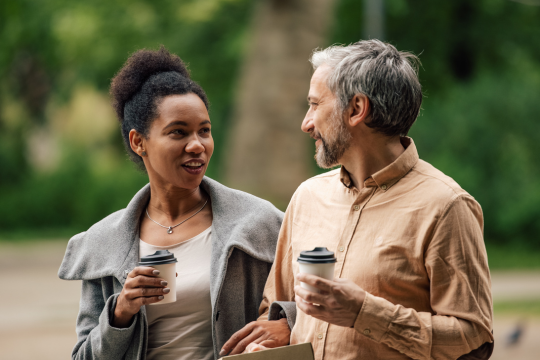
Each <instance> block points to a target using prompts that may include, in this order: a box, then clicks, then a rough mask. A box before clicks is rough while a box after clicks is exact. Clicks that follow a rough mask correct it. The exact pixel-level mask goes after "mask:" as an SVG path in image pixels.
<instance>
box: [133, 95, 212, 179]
mask: <svg viewBox="0 0 540 360" xmlns="http://www.w3.org/2000/svg"><path fill="white" fill-rule="evenodd" d="M158 114H159V117H158V118H157V119H155V120H154V121H153V123H152V125H151V126H150V131H149V134H148V137H147V138H142V139H141V143H142V146H143V149H144V151H145V152H146V156H143V160H144V165H145V166H146V170H147V172H148V176H149V178H150V181H151V182H154V183H158V184H160V185H163V186H169V185H173V186H174V187H177V188H183V189H195V188H197V187H198V186H199V184H200V183H201V181H202V178H203V176H204V173H205V172H206V168H207V167H208V163H209V162H210V158H211V157H212V153H213V152H214V139H212V133H211V131H210V129H211V124H210V117H209V116H208V111H207V110H206V107H205V106H204V103H203V102H202V100H201V99H200V98H199V97H198V96H197V95H195V94H185V95H170V96H167V97H165V98H164V99H163V100H162V101H161V104H160V105H159V106H158ZM132 131H133V130H132Z"/></svg>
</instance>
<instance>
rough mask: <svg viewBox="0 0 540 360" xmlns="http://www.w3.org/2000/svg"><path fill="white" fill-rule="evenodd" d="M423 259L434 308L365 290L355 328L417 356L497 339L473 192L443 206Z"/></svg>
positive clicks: (460, 350)
mask: <svg viewBox="0 0 540 360" xmlns="http://www.w3.org/2000/svg"><path fill="white" fill-rule="evenodd" d="M424 259H425V260H424V261H425V268H426V271H427V274H428V276H429V279H430V294H431V308H432V313H428V312H419V311H416V310H414V309H410V308H405V307H403V306H401V305H399V304H392V303H391V302H389V301H388V300H386V299H383V298H381V297H377V296H374V295H371V294H366V298H365V301H364V303H363V305H362V308H361V310H360V313H359V314H358V317H357V319H356V322H355V324H354V327H355V329H356V331H358V332H359V333H361V334H363V335H364V336H366V337H368V338H370V339H372V340H374V341H377V342H379V343H383V344H386V345H388V346H390V347H391V348H393V349H396V350H398V351H400V352H401V353H403V354H405V355H407V356H409V357H411V358H413V359H457V358H458V357H459V356H461V355H463V354H467V353H469V352H470V351H472V350H474V349H477V348H479V347H480V346H482V345H483V344H484V343H486V342H493V335H492V332H491V330H492V318H493V314H492V299H491V279H490V274H489V268H488V263H487V253H486V249H485V245H484V241H483V217H482V210H481V208H480V205H479V204H478V203H477V202H476V201H475V200H474V199H473V198H472V197H471V196H470V195H462V196H458V197H456V198H455V199H454V200H453V201H452V202H451V203H450V204H449V205H448V206H447V207H446V209H445V210H444V211H443V214H442V216H441V218H440V219H439V221H438V223H437V224H436V226H435V229H434V231H433V236H432V237H431V241H430V242H429V244H428V245H427V249H426V251H425V258H424Z"/></svg>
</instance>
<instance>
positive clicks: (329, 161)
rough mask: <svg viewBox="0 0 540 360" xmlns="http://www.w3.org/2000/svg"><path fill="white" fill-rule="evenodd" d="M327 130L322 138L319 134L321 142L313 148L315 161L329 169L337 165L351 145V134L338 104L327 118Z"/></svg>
mask: <svg viewBox="0 0 540 360" xmlns="http://www.w3.org/2000/svg"><path fill="white" fill-rule="evenodd" d="M328 122H329V125H330V126H329V131H328V134H327V135H326V136H325V137H324V138H323V137H322V135H320V134H319V137H320V139H321V142H322V144H321V145H320V146H319V147H317V148H316V150H315V161H316V162H317V165H319V167H321V168H323V169H330V168H333V167H335V166H338V165H339V159H341V157H342V156H343V154H344V153H345V151H346V150H347V149H348V148H349V146H350V145H351V140H352V135H351V133H350V132H349V130H348V129H347V128H346V127H345V123H344V122H343V112H341V111H340V110H339V106H336V107H335V108H334V111H332V115H331V116H330V118H329V119H328Z"/></svg>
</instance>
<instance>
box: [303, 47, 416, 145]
mask: <svg viewBox="0 0 540 360" xmlns="http://www.w3.org/2000/svg"><path fill="white" fill-rule="evenodd" d="M310 62H311V63H312V64H313V68H314V69H315V70H317V68H318V67H319V66H322V65H327V66H329V67H330V68H331V69H332V72H331V73H330V75H329V76H328V79H327V86H328V88H329V89H330V91H332V93H333V94H334V95H335V96H336V98H337V99H338V106H339V107H340V109H341V110H342V111H344V110H345V109H347V107H348V106H349V103H350V101H351V100H352V98H353V97H354V95H356V94H364V95H365V96H367V98H368V99H369V102H370V105H371V113H370V119H369V121H367V122H366V125H367V126H369V127H371V128H373V129H375V130H377V131H379V132H381V133H383V134H386V135H388V136H396V135H400V136H405V135H407V133H408V132H409V129H410V128H411V126H412V125H413V123H414V121H415V120H416V118H417V117H418V113H419V111H420V105H421V104H422V87H421V85H420V82H419V81H418V75H417V70H418V67H417V66H418V64H419V63H420V61H419V59H418V57H416V56H415V55H413V54H411V53H409V52H404V51H398V50H397V49H396V48H395V47H394V46H392V45H390V44H387V43H384V42H382V41H379V40H363V41H359V42H357V43H354V44H351V45H349V46H330V47H329V48H326V49H324V50H318V49H317V50H315V51H314V52H313V55H312V56H311V59H310Z"/></svg>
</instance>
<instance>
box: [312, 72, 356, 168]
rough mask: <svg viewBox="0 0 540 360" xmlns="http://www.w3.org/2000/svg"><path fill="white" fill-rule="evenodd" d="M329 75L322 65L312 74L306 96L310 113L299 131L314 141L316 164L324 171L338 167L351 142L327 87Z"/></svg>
mask: <svg viewBox="0 0 540 360" xmlns="http://www.w3.org/2000/svg"><path fill="white" fill-rule="evenodd" d="M330 72H331V69H330V68H329V67H328V66H326V65H323V66H320V67H319V68H317V70H316V71H315V73H314V74H313V76H312V78H311V83H310V87H309V94H308V103H309V110H308V112H307V114H306V117H305V118H304V121H303V122H302V131H304V132H306V133H308V134H310V136H311V137H312V138H313V139H315V140H316V141H315V147H316V149H315V161H317V165H319V166H320V167H321V168H325V169H328V168H331V167H334V166H337V165H339V160H340V159H341V157H342V156H343V154H344V153H345V151H346V150H347V149H348V148H349V146H350V142H351V139H352V136H351V133H350V131H349V130H348V129H347V128H346V126H345V123H344V121H343V113H342V111H341V110H340V106H339V104H338V101H337V99H336V97H335V96H334V94H332V92H331V91H330V89H328V86H326V80H327V78H328V75H329V74H330Z"/></svg>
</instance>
